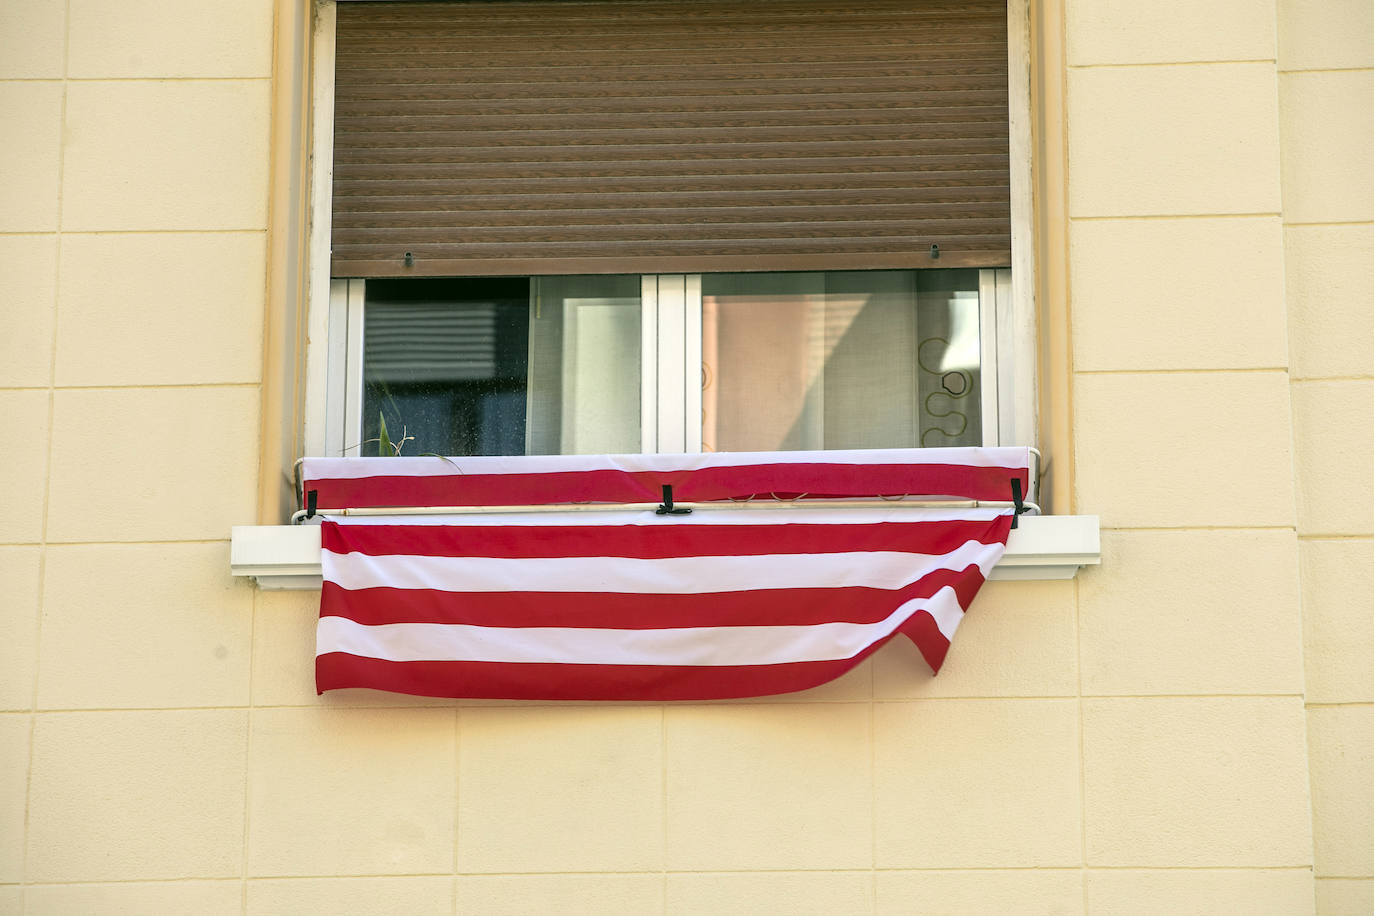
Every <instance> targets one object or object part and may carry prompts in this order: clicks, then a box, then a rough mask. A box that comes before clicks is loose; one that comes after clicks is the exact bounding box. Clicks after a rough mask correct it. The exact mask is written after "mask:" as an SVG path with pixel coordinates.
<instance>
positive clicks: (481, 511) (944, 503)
mask: <svg viewBox="0 0 1374 916" xmlns="http://www.w3.org/2000/svg"><path fill="white" fill-rule="evenodd" d="M659 505H660V504H659V503H544V504H540V505H529V506H391V507H385V506H383V507H367V508H341V509H318V508H317V509H316V510H315V514H316V515H344V516H375V515H508V514H517V513H541V512H548V513H557V512H636V511H639V512H652V511H653V510H655V509H657V508H658V507H659ZM673 505H674V506H676V507H679V508H687V509H692V510H698V509H705V510H707V511H711V510H714V509H1011V508H1013V507H1014V506H1015V503H1012V502H1011V501H1009V500H1008V501H1001V500H986V499H984V500H978V499H881V498H878V499H801V498H798V499H778V498H776V497H768V498H766V499H743V500H720V501H712V502H697V503H693V502H685V503H684V502H674V503H673ZM1021 505H1022V506H1023V507H1024V508H1025V509H1027V510H1029V511H1031V512H1034V513H1035V514H1037V515H1038V514H1040V507H1039V506H1037V505H1036V504H1035V503H1029V502H1024V501H1023V502H1022V503H1021ZM304 518H305V510H304V509H301V510H299V511H297V512H296V513H294V514H293V515H292V516H291V523H292V524H293V525H295V524H299V523H300V522H301V521H302V520H303V519H304Z"/></svg>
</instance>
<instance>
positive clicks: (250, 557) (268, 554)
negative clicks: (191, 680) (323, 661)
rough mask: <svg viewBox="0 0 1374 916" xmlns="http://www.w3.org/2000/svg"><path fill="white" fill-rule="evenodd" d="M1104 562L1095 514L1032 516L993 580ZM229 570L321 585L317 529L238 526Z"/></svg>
mask: <svg viewBox="0 0 1374 916" xmlns="http://www.w3.org/2000/svg"><path fill="white" fill-rule="evenodd" d="M1101 562H1102V552H1101V547H1100V544H1099V534H1098V521H1097V516H1096V515H1043V516H1041V515H1028V516H1022V517H1021V520H1020V524H1019V525H1018V526H1017V528H1016V530H1015V531H1013V532H1012V533H1011V538H1010V539H1008V541H1007V552H1006V553H1005V554H1003V556H1002V559H1001V561H1000V562H999V563H998V564H997V566H996V568H995V569H993V571H992V576H991V578H993V579H1072V578H1073V577H1074V576H1075V575H1077V573H1078V569H1079V567H1081V566H1096V565H1098V564H1099V563H1101ZM229 568H230V570H231V571H232V573H233V574H234V575H236V576H251V577H252V578H253V579H254V580H256V581H257V583H258V587H259V588H263V589H296V590H309V589H318V588H319V587H320V529H319V526H318V525H235V526H234V528H233V532H232V535H231V544H230V548H229Z"/></svg>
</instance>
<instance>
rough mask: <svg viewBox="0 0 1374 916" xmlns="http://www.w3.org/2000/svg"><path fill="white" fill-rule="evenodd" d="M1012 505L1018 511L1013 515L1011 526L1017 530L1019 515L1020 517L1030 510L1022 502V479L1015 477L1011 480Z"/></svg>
mask: <svg viewBox="0 0 1374 916" xmlns="http://www.w3.org/2000/svg"><path fill="white" fill-rule="evenodd" d="M1011 504H1012V505H1013V506H1015V507H1016V511H1015V512H1013V513H1012V514H1011V526H1012V527H1013V528H1015V527H1016V517H1017V516H1018V515H1020V514H1021V513H1022V512H1028V511H1030V510H1028V509H1027V508H1026V505H1025V503H1024V502H1022V500H1021V478H1020V477H1013V478H1012V479H1011Z"/></svg>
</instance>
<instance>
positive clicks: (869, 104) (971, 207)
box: [333, 0, 1011, 277]
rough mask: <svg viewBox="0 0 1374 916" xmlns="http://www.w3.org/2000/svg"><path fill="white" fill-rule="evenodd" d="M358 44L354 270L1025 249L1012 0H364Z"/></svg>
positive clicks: (336, 253) (827, 265) (349, 246)
mask: <svg viewBox="0 0 1374 916" xmlns="http://www.w3.org/2000/svg"><path fill="white" fill-rule="evenodd" d="M336 46H337V58H336V100H335V113H334V114H335V127H334V203H333V221H334V222H333V275H334V276H340V277H389V276H404V275H414V276H462V275H483V274H487V275H490V274H513V275H518V274H577V273H646V272H682V271H691V272H698V271H700V272H708V271H743V270H819V269H831V270H834V269H880V268H909V267H933V266H940V267H996V266H1005V265H1008V264H1010V261H1011V242H1010V209H1011V207H1010V200H1009V190H1008V183H1009V182H1008V153H1007V142H1008V141H1007V137H1008V131H1007V14H1006V4H1005V0H872V2H863V3H855V4H848V3H835V2H834V0H743V2H726V0H691V2H685V0H678V2H659V0H623V2H598V0H592V2H580V0H575V2H556V0H555V2H451V3H405V2H386V3H341V4H339V6H338V29H337V38H336ZM932 245H938V246H939V249H940V257H939V260H938V261H932V260H931V257H930V248H931V246H932ZM407 252H410V254H411V258H412V261H413V263H412V264H411V266H407V258H406V253H407Z"/></svg>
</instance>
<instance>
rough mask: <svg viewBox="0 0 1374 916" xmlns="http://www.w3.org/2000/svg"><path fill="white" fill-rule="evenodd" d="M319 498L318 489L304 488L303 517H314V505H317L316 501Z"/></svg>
mask: <svg viewBox="0 0 1374 916" xmlns="http://www.w3.org/2000/svg"><path fill="white" fill-rule="evenodd" d="M319 498H320V491H319V490H306V491H305V517H306V518H314V517H315V506H316V505H317V503H318V501H319Z"/></svg>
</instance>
